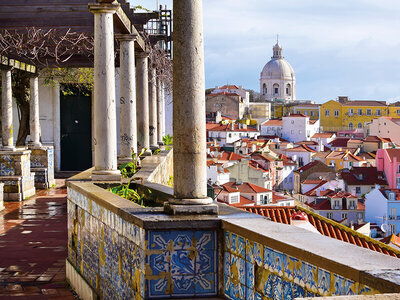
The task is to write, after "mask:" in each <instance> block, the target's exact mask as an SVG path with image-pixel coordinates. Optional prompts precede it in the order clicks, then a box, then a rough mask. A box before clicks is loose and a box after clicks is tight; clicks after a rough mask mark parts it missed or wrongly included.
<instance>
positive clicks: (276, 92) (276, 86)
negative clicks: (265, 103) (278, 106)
mask: <svg viewBox="0 0 400 300" xmlns="http://www.w3.org/2000/svg"><path fill="white" fill-rule="evenodd" d="M273 89H274V96H278V95H279V84H277V83H274V86H273Z"/></svg>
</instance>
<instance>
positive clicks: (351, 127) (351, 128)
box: [349, 122, 354, 130]
mask: <svg viewBox="0 0 400 300" xmlns="http://www.w3.org/2000/svg"><path fill="white" fill-rule="evenodd" d="M353 129H354V125H353V123H351V122H350V123H349V130H353Z"/></svg>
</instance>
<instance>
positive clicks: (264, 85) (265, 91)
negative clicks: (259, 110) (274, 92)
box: [263, 83, 267, 95]
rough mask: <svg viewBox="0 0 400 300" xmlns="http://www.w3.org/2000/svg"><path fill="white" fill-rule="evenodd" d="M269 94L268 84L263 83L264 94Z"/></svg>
mask: <svg viewBox="0 0 400 300" xmlns="http://www.w3.org/2000/svg"><path fill="white" fill-rule="evenodd" d="M266 94H267V85H266V84H265V83H264V84H263V95H266Z"/></svg>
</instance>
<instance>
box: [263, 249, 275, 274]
mask: <svg viewBox="0 0 400 300" xmlns="http://www.w3.org/2000/svg"><path fill="white" fill-rule="evenodd" d="M264 267H265V268H266V269H267V270H269V271H270V272H273V270H274V269H275V255H274V250H272V249H271V248H268V247H267V246H264Z"/></svg>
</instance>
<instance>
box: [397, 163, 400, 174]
mask: <svg viewBox="0 0 400 300" xmlns="http://www.w3.org/2000/svg"><path fill="white" fill-rule="evenodd" d="M397 173H400V165H399V167H398V169H397Z"/></svg>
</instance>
